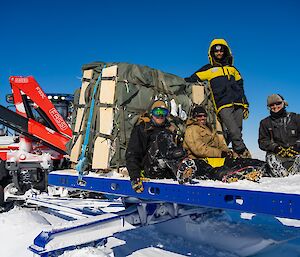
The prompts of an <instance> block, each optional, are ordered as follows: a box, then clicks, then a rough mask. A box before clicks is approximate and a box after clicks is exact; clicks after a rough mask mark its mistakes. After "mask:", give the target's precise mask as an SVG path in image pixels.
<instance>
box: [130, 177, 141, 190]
mask: <svg viewBox="0 0 300 257" xmlns="http://www.w3.org/2000/svg"><path fill="white" fill-rule="evenodd" d="M131 187H132V189H133V190H134V191H135V192H136V193H138V194H140V193H142V192H143V191H144V186H143V182H142V180H141V179H140V178H136V179H133V180H131Z"/></svg>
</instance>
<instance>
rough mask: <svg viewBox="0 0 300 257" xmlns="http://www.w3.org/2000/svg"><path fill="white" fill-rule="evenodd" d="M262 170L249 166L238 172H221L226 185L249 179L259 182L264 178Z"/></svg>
mask: <svg viewBox="0 0 300 257" xmlns="http://www.w3.org/2000/svg"><path fill="white" fill-rule="evenodd" d="M262 173H263V172H262V170H260V169H259V168H255V167H252V166H247V167H244V168H241V169H238V170H230V171H223V172H220V174H219V175H220V177H221V179H220V180H221V181H222V182H224V183H232V182H237V181H239V180H242V179H247V180H250V181H253V182H259V180H260V178H261V177H262Z"/></svg>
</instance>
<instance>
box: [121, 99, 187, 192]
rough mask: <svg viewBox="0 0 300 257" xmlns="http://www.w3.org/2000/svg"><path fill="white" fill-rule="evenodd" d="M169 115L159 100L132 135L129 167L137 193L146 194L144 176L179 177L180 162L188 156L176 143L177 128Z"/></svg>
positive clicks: (127, 151)
mask: <svg viewBox="0 0 300 257" xmlns="http://www.w3.org/2000/svg"><path fill="white" fill-rule="evenodd" d="M168 115H169V109H168V107H167V105H166V103H165V102H164V101H161V100H157V101H155V102H154V103H153V104H152V107H151V111H150V115H149V116H147V115H145V116H143V117H141V118H140V120H139V122H138V124H137V125H136V126H135V127H134V128H133V130H132V132H131V136H130V139H129V143H128V147H127V150H126V167H127V170H128V173H129V176H130V179H131V181H132V187H133V189H134V190H135V191H137V192H142V191H143V185H142V180H143V177H147V178H154V179H155V178H176V171H177V165H178V162H177V160H178V159H180V158H184V156H185V152H184V149H183V148H182V147H177V145H176V143H175V133H174V131H175V128H174V127H173V126H172V125H171V123H170V122H169V121H168V119H167V117H168Z"/></svg>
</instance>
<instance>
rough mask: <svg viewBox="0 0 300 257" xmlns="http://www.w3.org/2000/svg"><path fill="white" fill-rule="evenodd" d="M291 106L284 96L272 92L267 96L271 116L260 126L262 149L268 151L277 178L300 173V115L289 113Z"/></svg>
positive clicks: (267, 154) (269, 161)
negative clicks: (287, 107) (289, 106)
mask: <svg viewBox="0 0 300 257" xmlns="http://www.w3.org/2000/svg"><path fill="white" fill-rule="evenodd" d="M287 105H288V103H287V102H286V101H285V100H284V98H283V97H282V96H281V95H279V94H273V95H270V96H269V97H268V99H267V106H268V109H269V110H270V116H268V117H267V118H265V119H263V120H262V121H261V122H260V126H259V139H258V144H259V148H260V149H261V150H263V151H266V161H267V163H268V165H269V166H270V168H271V169H270V173H271V174H270V175H271V176H273V177H284V176H288V175H289V174H295V173H299V172H300V155H299V154H300V115H299V114H296V113H293V112H287V111H286V106H287Z"/></svg>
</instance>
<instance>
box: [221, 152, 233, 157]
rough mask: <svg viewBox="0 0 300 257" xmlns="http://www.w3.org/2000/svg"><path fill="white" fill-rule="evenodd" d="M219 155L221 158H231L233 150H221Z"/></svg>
mask: <svg viewBox="0 0 300 257" xmlns="http://www.w3.org/2000/svg"><path fill="white" fill-rule="evenodd" d="M221 157H222V158H233V152H232V151H222V153H221Z"/></svg>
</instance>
